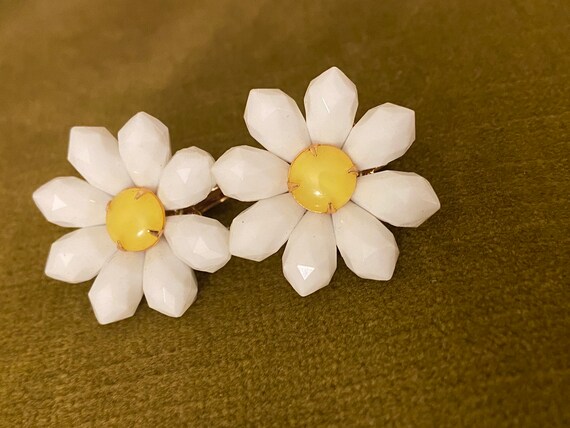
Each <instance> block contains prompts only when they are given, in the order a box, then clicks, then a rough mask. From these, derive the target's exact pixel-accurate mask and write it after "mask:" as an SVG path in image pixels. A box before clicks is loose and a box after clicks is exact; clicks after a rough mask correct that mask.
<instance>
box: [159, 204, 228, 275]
mask: <svg viewBox="0 0 570 428" xmlns="http://www.w3.org/2000/svg"><path fill="white" fill-rule="evenodd" d="M164 235H165V236H166V239H167V240H168V243H169V244H170V248H172V251H173V252H174V254H176V256H177V257H178V258H179V259H180V260H182V261H183V262H184V263H186V264H187V265H188V266H190V267H191V268H192V269H195V270H200V271H204V272H215V271H217V270H218V269H220V268H222V267H223V266H224V265H225V264H226V263H227V262H228V261H229V260H230V257H231V256H230V250H229V235H230V233H229V231H228V229H226V228H225V227H224V226H223V225H222V224H221V223H220V222H219V221H217V220H214V219H213V218H208V217H202V216H199V215H194V214H190V215H177V216H171V217H168V218H167V220H166V227H165V228H164Z"/></svg>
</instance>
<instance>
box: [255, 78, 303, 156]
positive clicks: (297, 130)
mask: <svg viewBox="0 0 570 428" xmlns="http://www.w3.org/2000/svg"><path fill="white" fill-rule="evenodd" d="M244 119H245V123H246V125H247V129H248V130H249V133H250V134H251V136H252V137H253V138H255V139H256V140H257V141H258V142H259V144H261V145H262V146H263V147H265V148H266V149H267V150H269V151H270V152H272V153H275V154H276V155H277V156H279V157H280V158H282V159H285V160H286V161H287V162H291V161H293V159H295V157H296V156H297V155H298V154H299V153H300V152H301V151H302V150H304V149H306V148H307V147H308V146H309V145H310V144H311V139H310V137H309V132H308V131H307V125H306V123H305V119H303V115H302V114H301V110H299V107H298V106H297V104H296V103H295V101H293V99H292V98H291V97H290V96H289V95H287V94H286V93H284V92H283V91H281V90H279V89H252V90H251V91H250V92H249V97H248V98H247V104H246V106H245V114H244Z"/></svg>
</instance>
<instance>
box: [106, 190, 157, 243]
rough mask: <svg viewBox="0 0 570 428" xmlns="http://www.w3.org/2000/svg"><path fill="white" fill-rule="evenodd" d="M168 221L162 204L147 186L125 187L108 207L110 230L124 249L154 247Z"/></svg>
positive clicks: (108, 228)
mask: <svg viewBox="0 0 570 428" xmlns="http://www.w3.org/2000/svg"><path fill="white" fill-rule="evenodd" d="M164 222H165V213H164V207H163V206H162V203H161V202H160V200H159V199H158V197H157V196H156V195H155V194H154V193H153V192H152V191H150V190H148V189H145V188H143V187H132V188H129V189H125V190H123V191H122V192H121V193H119V194H118V195H117V196H115V197H114V198H113V199H112V200H111V202H109V205H108V206H107V231H108V232H109V236H110V237H111V239H112V240H113V241H114V242H116V243H117V247H118V248H119V249H121V250H125V251H143V250H146V249H147V248H150V247H152V246H153V245H154V244H156V243H157V242H158V240H159V239H160V236H161V235H162V232H163V229H164Z"/></svg>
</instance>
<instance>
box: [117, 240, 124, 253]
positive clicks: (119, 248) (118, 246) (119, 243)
mask: <svg viewBox="0 0 570 428" xmlns="http://www.w3.org/2000/svg"><path fill="white" fill-rule="evenodd" d="M117 250H119V251H125V247H123V244H121V241H117Z"/></svg>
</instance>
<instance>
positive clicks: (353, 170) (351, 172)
mask: <svg viewBox="0 0 570 428" xmlns="http://www.w3.org/2000/svg"><path fill="white" fill-rule="evenodd" d="M348 173H349V174H356V175H357V176H358V174H359V171H358V168H357V167H356V165H352V166H351V167H350V169H349V170H348Z"/></svg>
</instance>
